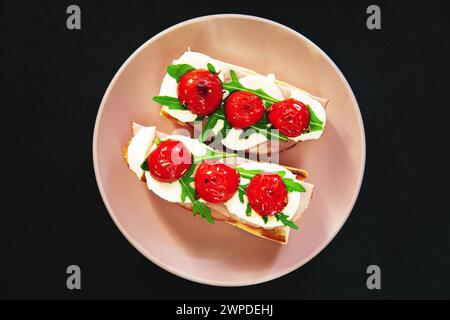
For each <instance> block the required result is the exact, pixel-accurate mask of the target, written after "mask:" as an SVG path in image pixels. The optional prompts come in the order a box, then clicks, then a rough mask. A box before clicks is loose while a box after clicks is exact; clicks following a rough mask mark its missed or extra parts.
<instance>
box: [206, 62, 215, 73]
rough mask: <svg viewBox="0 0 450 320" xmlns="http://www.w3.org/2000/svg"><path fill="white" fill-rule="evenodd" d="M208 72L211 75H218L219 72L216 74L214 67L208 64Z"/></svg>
mask: <svg viewBox="0 0 450 320" xmlns="http://www.w3.org/2000/svg"><path fill="white" fill-rule="evenodd" d="M207 66H208V71H209V72H211V73H214V74H216V73H217V72H216V68H214V66H213V65H212V64H211V63H208V65H207Z"/></svg>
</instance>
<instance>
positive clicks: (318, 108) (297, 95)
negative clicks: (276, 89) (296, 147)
mask: <svg viewBox="0 0 450 320" xmlns="http://www.w3.org/2000/svg"><path fill="white" fill-rule="evenodd" d="M291 98H294V99H296V100H298V101H300V102H303V103H304V104H308V105H309V106H310V107H311V109H312V110H313V111H314V113H315V114H316V116H317V118H319V119H320V120H322V121H323V125H324V126H325V122H326V120H327V115H326V112H325V109H324V107H323V106H322V104H321V103H320V102H319V101H317V100H316V99H313V98H311V97H310V96H308V95H306V94H304V93H303V92H300V91H298V90H292V91H291ZM322 133H323V130H320V131H313V132H309V133H303V134H301V135H299V136H297V137H294V138H289V139H292V140H294V141H305V140H311V139H319V138H320V136H321V135H322Z"/></svg>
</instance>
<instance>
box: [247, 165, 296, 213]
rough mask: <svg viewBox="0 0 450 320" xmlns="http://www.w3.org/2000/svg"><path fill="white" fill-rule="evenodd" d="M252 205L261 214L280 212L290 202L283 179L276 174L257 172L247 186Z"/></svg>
mask: <svg viewBox="0 0 450 320" xmlns="http://www.w3.org/2000/svg"><path fill="white" fill-rule="evenodd" d="M247 196H248V201H249V202H250V206H251V207H252V209H253V210H255V211H256V212H257V213H258V214H259V215H260V216H271V215H274V214H277V213H280V212H281V211H282V210H283V209H284V207H286V205H287V203H288V195H287V190H286V187H285V185H284V183H283V179H281V177H280V176H279V175H278V174H276V173H270V172H264V173H260V174H257V175H256V176H255V177H254V178H253V179H252V180H250V183H249V185H248V187H247Z"/></svg>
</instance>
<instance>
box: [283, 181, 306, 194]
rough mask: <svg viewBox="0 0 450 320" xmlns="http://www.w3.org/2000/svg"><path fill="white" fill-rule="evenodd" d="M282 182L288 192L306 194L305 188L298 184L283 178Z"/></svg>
mask: <svg viewBox="0 0 450 320" xmlns="http://www.w3.org/2000/svg"><path fill="white" fill-rule="evenodd" d="M283 182H284V185H285V186H286V190H287V191H288V192H306V189H305V187H303V186H302V185H301V184H300V183H298V182H295V181H294V179H291V178H283Z"/></svg>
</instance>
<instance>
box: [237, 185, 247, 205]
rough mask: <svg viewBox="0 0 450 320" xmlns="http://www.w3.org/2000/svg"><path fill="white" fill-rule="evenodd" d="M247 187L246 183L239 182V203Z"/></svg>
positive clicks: (242, 200) (242, 201) (242, 199)
mask: <svg viewBox="0 0 450 320" xmlns="http://www.w3.org/2000/svg"><path fill="white" fill-rule="evenodd" d="M247 187H248V183H247V184H240V185H239V186H238V197H239V201H240V202H241V203H244V194H247Z"/></svg>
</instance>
